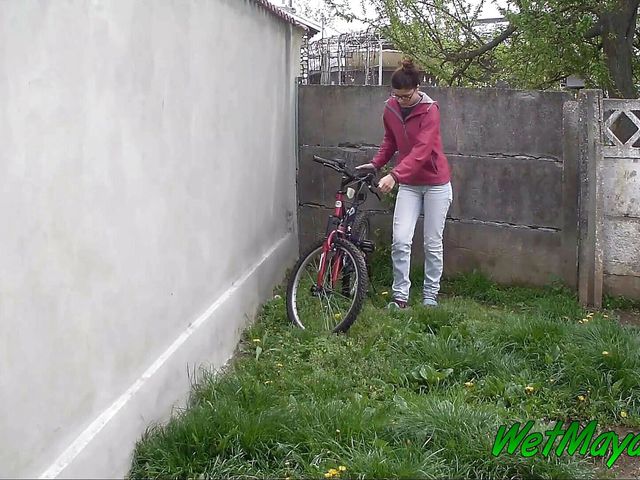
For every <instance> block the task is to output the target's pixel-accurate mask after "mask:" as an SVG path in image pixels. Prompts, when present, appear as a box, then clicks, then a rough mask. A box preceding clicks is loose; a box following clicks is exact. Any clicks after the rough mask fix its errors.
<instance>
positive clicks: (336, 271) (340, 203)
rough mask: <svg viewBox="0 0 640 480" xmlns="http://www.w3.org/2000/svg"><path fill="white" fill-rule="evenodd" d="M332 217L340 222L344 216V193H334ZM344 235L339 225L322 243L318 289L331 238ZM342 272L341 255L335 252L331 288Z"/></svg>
mask: <svg viewBox="0 0 640 480" xmlns="http://www.w3.org/2000/svg"><path fill="white" fill-rule="evenodd" d="M334 215H335V216H336V218H338V219H339V220H342V219H343V218H344V216H345V208H344V192H342V191H339V192H338V193H336V204H335V211H334ZM343 233H344V227H343V226H342V225H339V226H338V228H337V229H335V230H332V231H331V232H329V235H328V236H327V239H326V240H325V241H324V244H323V246H322V260H321V261H320V269H319V271H318V287H319V288H322V286H323V282H324V275H325V273H326V271H327V258H328V256H329V251H330V250H331V246H332V245H333V238H334V237H335V235H340V234H343ZM341 270H342V253H341V252H337V254H336V256H335V257H334V258H333V262H332V268H331V288H332V289H333V288H335V285H336V282H337V281H338V276H339V275H340V271H341Z"/></svg>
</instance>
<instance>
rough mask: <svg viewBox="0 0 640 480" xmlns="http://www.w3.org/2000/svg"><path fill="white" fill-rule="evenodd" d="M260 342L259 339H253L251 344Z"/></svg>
mask: <svg viewBox="0 0 640 480" xmlns="http://www.w3.org/2000/svg"><path fill="white" fill-rule="evenodd" d="M261 341H262V340H260V339H259V338H254V339H253V343H260V342H261Z"/></svg>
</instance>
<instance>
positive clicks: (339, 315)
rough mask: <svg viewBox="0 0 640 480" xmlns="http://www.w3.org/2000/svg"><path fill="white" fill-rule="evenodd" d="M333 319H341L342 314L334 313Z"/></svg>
mask: <svg viewBox="0 0 640 480" xmlns="http://www.w3.org/2000/svg"><path fill="white" fill-rule="evenodd" d="M334 317H335V319H336V320H340V319H341V318H342V314H341V313H336V314H335V315H334Z"/></svg>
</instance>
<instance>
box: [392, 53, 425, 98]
mask: <svg viewBox="0 0 640 480" xmlns="http://www.w3.org/2000/svg"><path fill="white" fill-rule="evenodd" d="M419 84H420V74H419V73H418V70H417V69H416V67H415V65H414V64H413V60H411V59H410V58H405V59H404V60H402V66H401V67H399V68H397V69H396V71H395V72H393V75H391V86H392V87H393V88H396V89H398V90H402V89H406V88H416V87H417V86H418V85H419Z"/></svg>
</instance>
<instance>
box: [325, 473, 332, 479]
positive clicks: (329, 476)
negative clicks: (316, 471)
mask: <svg viewBox="0 0 640 480" xmlns="http://www.w3.org/2000/svg"><path fill="white" fill-rule="evenodd" d="M331 477H333V475H331V474H330V473H329V472H327V473H325V474H324V478H331Z"/></svg>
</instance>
